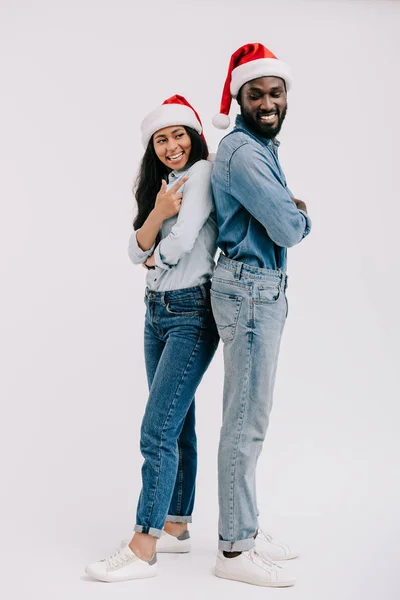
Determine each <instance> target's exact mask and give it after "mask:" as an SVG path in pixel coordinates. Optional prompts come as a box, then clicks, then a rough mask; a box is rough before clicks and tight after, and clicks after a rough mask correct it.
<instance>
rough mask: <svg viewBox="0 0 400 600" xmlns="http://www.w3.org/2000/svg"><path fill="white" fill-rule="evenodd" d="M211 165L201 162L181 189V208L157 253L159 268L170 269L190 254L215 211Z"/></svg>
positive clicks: (191, 171)
mask: <svg viewBox="0 0 400 600" xmlns="http://www.w3.org/2000/svg"><path fill="white" fill-rule="evenodd" d="M211 171H212V164H211V162H209V161H206V160H200V161H198V162H197V163H195V164H194V165H193V167H192V168H191V169H190V170H189V171H188V173H187V175H188V177H189V179H188V181H186V183H185V184H184V185H183V186H182V188H181V189H182V192H183V198H182V205H181V209H180V211H179V215H178V218H177V221H176V223H175V225H174V226H173V227H172V229H171V232H170V233H169V235H167V236H166V237H165V238H163V239H162V240H161V242H160V243H159V244H158V246H157V247H156V249H155V251H154V258H155V263H156V265H157V267H160V268H161V269H171V268H172V267H174V266H175V265H176V264H178V262H179V260H180V258H181V257H182V256H183V255H184V254H186V253H187V252H190V251H191V250H192V248H193V246H194V244H195V242H196V239H197V237H198V235H199V233H200V230H201V228H202V227H203V225H204V224H205V222H206V221H207V219H208V217H209V216H210V213H211V212H212V211H213V210H214V201H213V195H212V189H211Z"/></svg>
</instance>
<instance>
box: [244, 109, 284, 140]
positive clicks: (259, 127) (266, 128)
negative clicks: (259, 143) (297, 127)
mask: <svg viewBox="0 0 400 600" xmlns="http://www.w3.org/2000/svg"><path fill="white" fill-rule="evenodd" d="M241 113H242V117H243V120H244V122H245V123H246V125H247V127H249V129H251V130H252V131H254V133H256V134H257V135H261V136H262V137H265V138H268V139H272V138H274V137H276V136H277V135H278V133H279V132H280V130H281V127H282V123H283V121H284V120H285V117H286V113H287V104H286V106H285V108H284V109H283V111H282V112H281V114H280V115H279V117H278V123H277V125H275V126H274V125H269V124H268V123H260V122H259V121H258V120H257V119H256V118H254V117H253V115H252V114H251V113H250V112H248V111H246V109H245V108H244V107H243V106H241ZM267 114H268V113H266V112H265V111H258V113H257V115H267ZM269 114H271V113H269Z"/></svg>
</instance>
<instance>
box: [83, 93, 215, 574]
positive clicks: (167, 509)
mask: <svg viewBox="0 0 400 600" xmlns="http://www.w3.org/2000/svg"><path fill="white" fill-rule="evenodd" d="M141 129H142V141H143V145H144V147H145V148H146V151H145V154H144V157H143V160H142V164H141V168H140V171H139V175H138V179H137V185H136V194H135V195H136V200H137V205H138V213H137V216H136V219H135V221H134V232H133V233H132V235H131V238H130V241H129V256H130V258H131V260H132V261H133V262H134V263H135V264H140V263H142V264H143V265H144V266H145V267H146V268H147V269H148V274H147V281H146V283H147V287H146V293H145V302H146V308H147V310H146V318H145V332H144V339H145V361H146V371H147V378H148V384H149V398H148V402H147V406H146V410H145V414H144V417H143V421H142V427H141V439H140V448H141V452H142V454H143V457H144V463H143V467H142V491H141V494H140V497H139V502H138V507H137V514H136V525H135V527H134V531H135V534H134V536H133V538H132V540H131V541H130V543H129V544H127V545H125V546H124V547H122V548H121V549H120V550H119V551H118V552H116V553H115V554H113V555H111V556H110V557H108V558H106V559H105V560H103V561H101V562H97V563H93V564H91V565H89V566H88V567H87V568H86V572H87V573H88V574H89V575H91V576H92V577H94V578H96V579H99V580H101V581H124V580H127V579H142V578H146V577H154V576H155V575H156V573H157V562H156V545H157V540H158V539H159V538H160V537H161V536H163V537H162V538H161V540H160V542H159V545H158V547H157V549H158V551H164V552H166V551H173V552H185V551H188V549H189V543H190V542H189V537H190V536H189V532H188V530H187V524H188V523H189V522H191V514H192V509H193V503H194V492H195V479H196V467H197V452H196V434H195V417H194V410H195V409H194V394H195V391H196V389H197V386H198V385H199V383H200V381H201V379H202V377H203V375H204V373H205V371H206V369H207V367H208V365H209V364H210V362H211V359H212V357H213V356H214V353H215V350H216V348H217V345H218V339H219V337H218V332H217V329H216V326H215V323H214V319H213V317H212V313H211V305H210V278H211V276H212V273H213V270H214V265H215V262H214V256H215V253H216V248H217V246H216V239H217V225H216V219H215V214H214V205H213V198H212V191H211V183H210V179H211V163H210V162H208V161H207V160H206V159H207V156H208V149H207V144H206V141H205V139H204V137H203V135H202V125H201V121H200V118H199V116H198V114H197V113H196V112H195V111H194V109H193V108H192V107H191V106H190V104H189V103H188V102H187V101H186V100H185V98H183V97H181V96H173V97H172V98H169V99H168V100H166V101H165V102H164V103H163V105H162V106H160V107H159V108H157V109H156V110H155V111H153V112H152V113H150V114H149V115H148V116H147V117H146V118H145V119H144V121H143V122H142V127H141ZM163 530H164V531H163Z"/></svg>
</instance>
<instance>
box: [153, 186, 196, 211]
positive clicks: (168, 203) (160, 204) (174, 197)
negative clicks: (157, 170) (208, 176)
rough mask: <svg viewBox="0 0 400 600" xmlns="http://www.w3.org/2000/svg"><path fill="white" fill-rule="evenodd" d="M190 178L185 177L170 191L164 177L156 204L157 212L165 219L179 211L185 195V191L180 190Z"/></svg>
mask: <svg viewBox="0 0 400 600" xmlns="http://www.w3.org/2000/svg"><path fill="white" fill-rule="evenodd" d="M188 179H189V177H183V178H182V179H181V180H180V181H178V183H176V184H175V185H174V186H173V187H172V188H171V189H170V190H168V192H167V182H166V181H165V180H164V179H163V181H162V183H161V188H160V191H159V192H158V194H157V197H156V203H155V206H154V210H155V212H156V213H157V214H159V215H160V217H161V218H162V219H163V221H165V219H169V218H170V217H173V216H174V215H176V214H177V213H178V212H179V210H180V208H181V204H182V197H183V193H182V192H180V191H179V190H180V188H181V187H182V186H183V184H184V183H185V182H186V181H187V180H188Z"/></svg>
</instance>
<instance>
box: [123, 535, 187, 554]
mask: <svg viewBox="0 0 400 600" xmlns="http://www.w3.org/2000/svg"><path fill="white" fill-rule="evenodd" d="M128 543H129V542H128V541H127V540H122V542H121V547H122V546H126V545H127V544H128ZM190 550H191V542H190V533H189V531H188V530H186V531H184V532H183V533H182V535H179V536H178V537H175V536H174V535H170V534H169V533H167V532H166V531H163V532H162V534H161V537H160V538H159V539H158V540H157V554H158V553H160V554H167V553H170V554H183V553H185V552H190Z"/></svg>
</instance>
